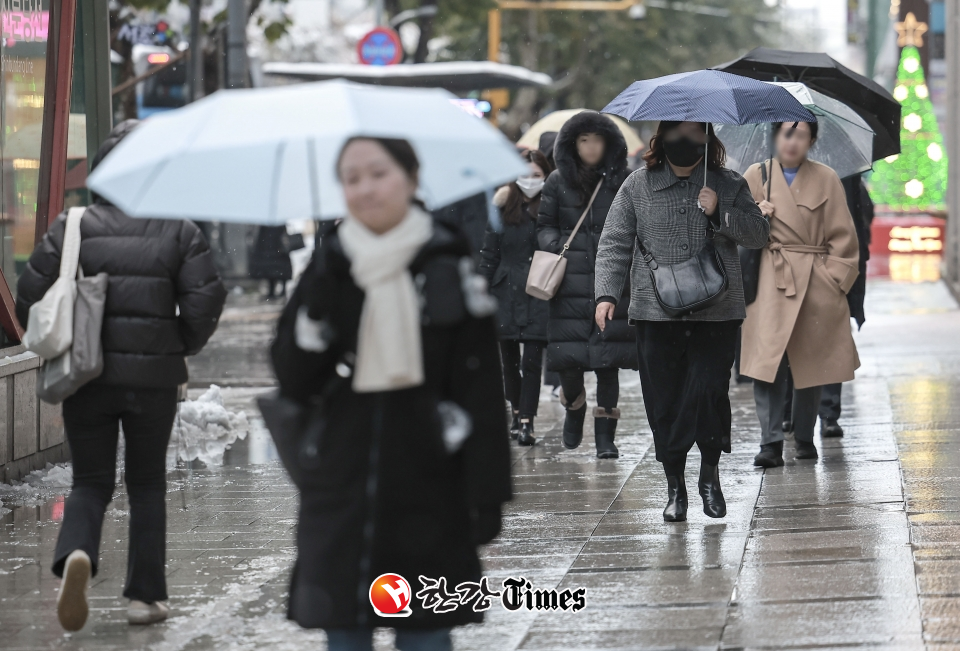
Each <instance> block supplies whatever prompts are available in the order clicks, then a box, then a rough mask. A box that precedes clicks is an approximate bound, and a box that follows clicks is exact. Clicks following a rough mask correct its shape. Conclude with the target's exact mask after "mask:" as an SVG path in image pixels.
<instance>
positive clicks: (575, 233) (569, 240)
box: [560, 179, 603, 256]
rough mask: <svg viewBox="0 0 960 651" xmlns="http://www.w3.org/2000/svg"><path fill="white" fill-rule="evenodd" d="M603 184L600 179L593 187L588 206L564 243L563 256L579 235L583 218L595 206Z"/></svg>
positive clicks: (561, 253)
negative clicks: (594, 201)
mask: <svg viewBox="0 0 960 651" xmlns="http://www.w3.org/2000/svg"><path fill="white" fill-rule="evenodd" d="M601 185H603V179H600V180H599V181H598V182H597V187H595V188H594V189H593V194H592V195H590V201H588V202H587V207H586V208H585V209H584V211H583V214H582V215H580V219H578V220H577V225H576V226H574V227H573V232H572V233H570V237H568V238H567V242H566V244H564V245H563V251H561V252H560V255H561V256H562V255H563V254H564V253H566V252H567V249H569V248H570V244H571V243H572V242H573V238H575V237H576V236H577V231H579V230H580V225H581V224H583V220H584V219H586V217H587V213H588V212H590V208H591V206H593V200H594V199H596V198H597V193H598V192H600V186H601Z"/></svg>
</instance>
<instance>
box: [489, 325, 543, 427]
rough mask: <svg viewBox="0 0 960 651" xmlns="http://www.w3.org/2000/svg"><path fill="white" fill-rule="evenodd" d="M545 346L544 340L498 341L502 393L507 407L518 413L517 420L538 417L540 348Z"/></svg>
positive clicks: (541, 355)
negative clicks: (501, 369) (507, 403)
mask: <svg viewBox="0 0 960 651" xmlns="http://www.w3.org/2000/svg"><path fill="white" fill-rule="evenodd" d="M521 343H522V344H523V354H522V355H521V353H520V344H521ZM546 345H547V342H545V341H523V342H521V341H517V340H514V339H504V340H503V341H501V342H500V359H501V360H502V361H503V388H504V394H505V395H506V397H507V400H509V401H510V406H511V407H513V409H514V410H515V411H519V412H520V418H533V417H534V416H536V415H537V405H539V404H540V379H541V377H542V375H543V349H544V348H545V347H546Z"/></svg>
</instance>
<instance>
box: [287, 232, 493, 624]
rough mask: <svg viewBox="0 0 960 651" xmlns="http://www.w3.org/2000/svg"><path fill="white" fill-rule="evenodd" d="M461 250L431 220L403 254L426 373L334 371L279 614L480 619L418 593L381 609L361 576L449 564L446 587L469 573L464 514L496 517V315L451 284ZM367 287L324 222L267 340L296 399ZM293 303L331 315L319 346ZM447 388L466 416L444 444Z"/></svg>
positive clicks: (321, 375) (325, 377) (348, 346)
mask: <svg viewBox="0 0 960 651" xmlns="http://www.w3.org/2000/svg"><path fill="white" fill-rule="evenodd" d="M469 256H470V250H469V246H468V244H467V243H466V241H465V239H463V238H462V236H459V235H454V234H453V232H452V231H450V230H448V229H446V228H445V227H443V226H441V225H439V224H438V225H436V226H435V231H434V235H433V237H432V239H431V240H430V241H429V242H428V243H427V244H426V245H425V247H424V248H423V249H422V250H421V251H420V253H419V254H418V255H417V256H416V258H415V259H414V261H413V263H412V264H411V266H410V270H411V272H412V273H413V274H414V278H415V279H416V280H417V285H418V287H420V288H421V291H422V297H423V299H424V300H423V301H422V304H423V306H424V307H423V316H424V320H423V322H424V325H423V331H422V334H423V359H424V371H425V376H426V381H425V383H424V384H423V385H421V386H419V387H413V388H409V389H403V390H399V391H391V392H381V393H355V392H354V391H353V389H352V388H351V386H350V383H349V381H346V382H341V383H340V386H339V387H338V388H337V389H336V391H335V393H333V395H332V396H331V397H330V399H329V401H328V403H327V404H328V405H329V407H328V410H327V417H328V424H327V428H326V430H325V434H324V438H323V441H322V444H321V452H320V459H321V461H320V464H321V465H320V468H319V469H318V470H317V471H316V473H315V474H314V475H313V476H312V478H311V480H310V485H309V486H310V487H309V488H306V489H304V490H302V491H301V501H300V518H299V525H298V528H297V548H298V556H297V562H296V566H295V568H294V572H293V579H292V585H291V587H290V602H289V617H290V618H291V619H294V620H296V621H297V622H298V623H299V624H300V625H301V626H305V627H310V628H315V627H321V628H356V627H362V628H371V627H375V626H393V627H403V628H418V629H436V628H443V627H448V626H453V625H457V624H464V623H468V622H477V621H481V619H482V613H474V612H473V610H472V609H471V608H470V607H463V606H461V607H460V608H457V609H456V610H454V611H453V612H450V613H447V614H441V615H438V614H434V613H433V612H431V611H424V610H423V609H422V608H421V607H420V601H419V600H417V599H413V602H412V604H411V606H412V608H413V614H412V616H410V617H408V618H391V619H382V618H380V617H379V616H378V615H376V613H375V612H374V611H373V609H372V608H371V606H370V601H369V599H368V591H369V588H370V584H371V582H372V581H373V580H374V579H375V578H376V577H378V576H379V575H381V574H384V573H394V574H399V575H401V576H403V577H404V578H405V579H406V580H407V581H408V582H409V583H410V585H411V587H412V588H413V591H414V593H416V592H417V590H419V589H420V588H421V586H420V582H419V581H418V577H419V576H420V575H424V576H427V577H430V578H439V577H446V579H447V586H448V588H449V589H453V587H455V586H456V585H457V584H458V583H460V582H463V581H478V580H479V579H480V575H481V568H480V561H479V559H478V557H477V549H476V542H475V537H474V532H475V528H474V523H475V520H474V514H480V515H481V516H482V515H483V514H485V513H486V514H490V513H494V514H495V517H497V518H499V509H500V506H501V504H502V503H503V502H505V501H507V500H509V499H510V496H511V489H510V450H509V445H508V440H509V439H508V436H507V430H506V423H505V421H504V417H503V414H504V409H505V406H504V398H503V380H502V377H501V372H500V358H499V352H498V348H497V338H496V332H495V329H494V323H493V319H492V318H491V317H475V316H472V315H471V313H470V312H469V311H468V309H467V307H466V303H465V300H464V296H463V294H462V290H461V286H462V282H461V276H460V274H461V271H460V270H459V268H458V265H459V263H460V262H461V260H462V258H464V257H469ZM363 301H364V294H363V291H362V290H361V289H359V288H358V287H357V285H356V284H354V282H353V279H352V278H351V276H350V263H349V261H348V260H347V258H346V256H345V255H344V253H343V249H342V247H341V244H340V240H339V237H338V234H337V231H336V230H333V231H331V232H330V233H328V234H327V235H325V236H324V238H323V241H322V244H321V245H320V248H319V249H318V250H317V252H316V253H315V255H314V258H313V260H312V262H311V264H310V267H309V268H308V269H307V271H306V272H305V274H304V277H303V280H301V282H300V284H299V285H298V287H297V289H296V291H295V292H294V294H293V297H292V298H291V300H290V302H289V304H288V305H287V307H286V309H285V310H284V313H283V315H282V317H281V319H280V323H279V326H278V331H277V338H276V340H275V342H274V343H273V347H272V354H273V363H274V368H275V370H276V374H277V379H278V380H279V382H280V389H281V391H282V392H283V393H284V394H286V395H288V396H290V397H292V398H294V399H297V400H301V401H306V400H308V399H310V398H311V397H313V396H316V395H318V394H319V393H321V392H322V391H323V389H324V388H325V387H327V386H328V383H330V382H331V380H333V378H335V377H337V372H336V367H337V365H338V363H342V362H343V361H344V360H349V359H350V356H351V354H352V353H354V352H355V351H356V345H357V329H358V327H359V323H360V313H361V309H362V307H363ZM301 306H303V307H305V308H306V310H307V313H308V314H309V315H310V317H311V318H313V319H315V320H321V321H326V322H327V324H328V325H329V326H330V328H329V331H330V332H332V333H333V335H332V337H331V340H330V342H329V343H330V345H329V348H328V349H327V350H326V351H325V352H323V353H315V352H308V351H305V350H302V349H301V348H300V347H298V346H297V344H296V338H295V334H294V333H295V322H296V319H297V314H298V312H299V310H300V308H301ZM341 368H342V367H341ZM333 381H334V382H336V380H333ZM445 400H449V401H453V402H455V403H457V404H458V405H459V406H460V407H461V408H463V409H464V410H465V411H466V412H467V413H468V414H469V415H470V417H471V418H472V421H473V427H472V433H471V434H470V436H469V438H467V440H466V441H465V442H464V444H463V446H462V447H461V448H460V450H459V451H458V452H456V453H454V454H452V455H451V454H448V453H447V452H446V449H445V448H444V445H443V441H442V428H441V424H440V418H439V416H438V411H437V405H438V403H439V402H440V401H445ZM365 532H366V534H365Z"/></svg>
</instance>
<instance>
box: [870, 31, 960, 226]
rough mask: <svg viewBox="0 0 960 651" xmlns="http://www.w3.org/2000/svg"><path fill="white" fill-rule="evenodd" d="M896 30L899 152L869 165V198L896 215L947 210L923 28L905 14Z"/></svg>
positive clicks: (944, 161)
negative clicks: (926, 73)
mask: <svg viewBox="0 0 960 651" xmlns="http://www.w3.org/2000/svg"><path fill="white" fill-rule="evenodd" d="M897 30H898V31H899V32H900V41H899V43H900V45H903V46H904V47H903V50H902V52H901V53H900V66H899V68H898V69H897V85H896V86H895V87H894V89H893V96H894V98H896V100H897V101H898V102H900V104H901V106H903V112H902V118H901V123H900V149H901V151H900V154H899V155H894V156H888V157H887V158H885V159H883V160H880V161H877V162H876V163H875V164H874V168H873V169H874V172H873V174H872V175H871V177H870V196H871V197H872V198H873V201H874V203H876V204H878V206H886V207H888V208H889V209H891V210H894V211H900V212H922V211H935V212H936V211H943V210H946V196H947V152H946V150H945V149H944V146H943V137H942V136H941V135H940V129H939V127H938V126H937V118H936V117H935V116H934V114H933V104H932V103H931V102H930V91H929V89H928V88H927V84H926V81H925V79H924V75H923V66H922V65H921V64H920V51H919V50H917V47H916V46H917V45H922V44H923V41H922V40H921V39H922V36H923V33H924V32H925V31H926V25H925V24H924V23H921V22H917V19H916V17H915V16H914V15H913V14H912V13H910V14H907V17H906V19H905V20H904V21H903V22H902V23H897Z"/></svg>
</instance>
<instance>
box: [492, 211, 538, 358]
mask: <svg viewBox="0 0 960 651" xmlns="http://www.w3.org/2000/svg"><path fill="white" fill-rule="evenodd" d="M500 195H501V192H498V193H497V197H495V198H494V203H496V202H497V198H498V197H500ZM538 203H539V202H535V203H531V202H524V203H523V204H522V206H521V213H522V214H521V217H520V223H519V224H506V223H505V224H504V225H503V232H502V233H498V232H496V231H495V230H494V229H493V228H492V227H489V226H488V227H487V233H486V236H485V238H484V242H483V249H482V250H481V251H480V268H479V271H480V275H482V276H483V277H484V278H486V279H487V284H488V285H489V286H490V292H491V293H492V294H493V295H494V296H495V297H496V299H497V303H498V307H497V332H498V334H499V335H500V338H501V339H514V340H519V341H546V340H547V318H548V313H547V306H548V303H547V302H546V301H542V300H540V299H538V298H534V297H533V296H530V295H529V294H527V292H526V287H527V276H529V275H530V262H531V260H533V254H534V252H535V251H536V250H537V249H539V248H540V245H539V244H538V242H537V215H536V213H533V214H531V212H530V209H531V206H536V205H537V204H538Z"/></svg>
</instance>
